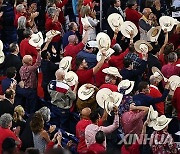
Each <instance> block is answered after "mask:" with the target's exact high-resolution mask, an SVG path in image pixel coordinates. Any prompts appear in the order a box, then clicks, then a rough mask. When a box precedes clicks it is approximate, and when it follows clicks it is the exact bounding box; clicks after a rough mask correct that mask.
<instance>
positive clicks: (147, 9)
mask: <svg viewBox="0 0 180 154" xmlns="http://www.w3.org/2000/svg"><path fill="white" fill-rule="evenodd" d="M151 13H152V11H151V9H150V8H144V10H143V12H142V14H143V15H144V16H145V17H146V18H147V19H149V15H150V14H151Z"/></svg>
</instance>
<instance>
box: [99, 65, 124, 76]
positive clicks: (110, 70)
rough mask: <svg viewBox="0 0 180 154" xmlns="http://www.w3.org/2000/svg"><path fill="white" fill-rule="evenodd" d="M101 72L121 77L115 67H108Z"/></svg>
mask: <svg viewBox="0 0 180 154" xmlns="http://www.w3.org/2000/svg"><path fill="white" fill-rule="evenodd" d="M102 72H103V73H106V74H110V75H114V76H115V77H119V78H122V76H121V75H120V73H119V71H118V69H117V68H116V67H108V68H105V69H103V70H102Z"/></svg>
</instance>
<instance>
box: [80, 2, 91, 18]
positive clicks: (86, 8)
mask: <svg viewBox="0 0 180 154" xmlns="http://www.w3.org/2000/svg"><path fill="white" fill-rule="evenodd" d="M90 12H91V8H90V6H89V5H86V6H84V5H83V6H82V7H81V12H80V14H81V17H82V18H84V17H85V15H86V16H89V14H90Z"/></svg>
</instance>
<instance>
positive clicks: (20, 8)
mask: <svg viewBox="0 0 180 154" xmlns="http://www.w3.org/2000/svg"><path fill="white" fill-rule="evenodd" d="M22 9H24V5H23V4H19V5H17V6H16V11H17V12H21V11H22Z"/></svg>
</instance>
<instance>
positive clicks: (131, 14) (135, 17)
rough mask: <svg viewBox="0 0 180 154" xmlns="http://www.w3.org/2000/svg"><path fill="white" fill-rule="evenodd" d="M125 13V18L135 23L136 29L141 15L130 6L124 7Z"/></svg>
mask: <svg viewBox="0 0 180 154" xmlns="http://www.w3.org/2000/svg"><path fill="white" fill-rule="evenodd" d="M125 13H126V20H127V21H131V22H133V23H134V24H135V25H136V27H137V29H139V24H138V23H139V19H140V18H141V17H142V15H141V14H140V13H139V12H138V11H136V10H134V9H131V8H126V9H125Z"/></svg>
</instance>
